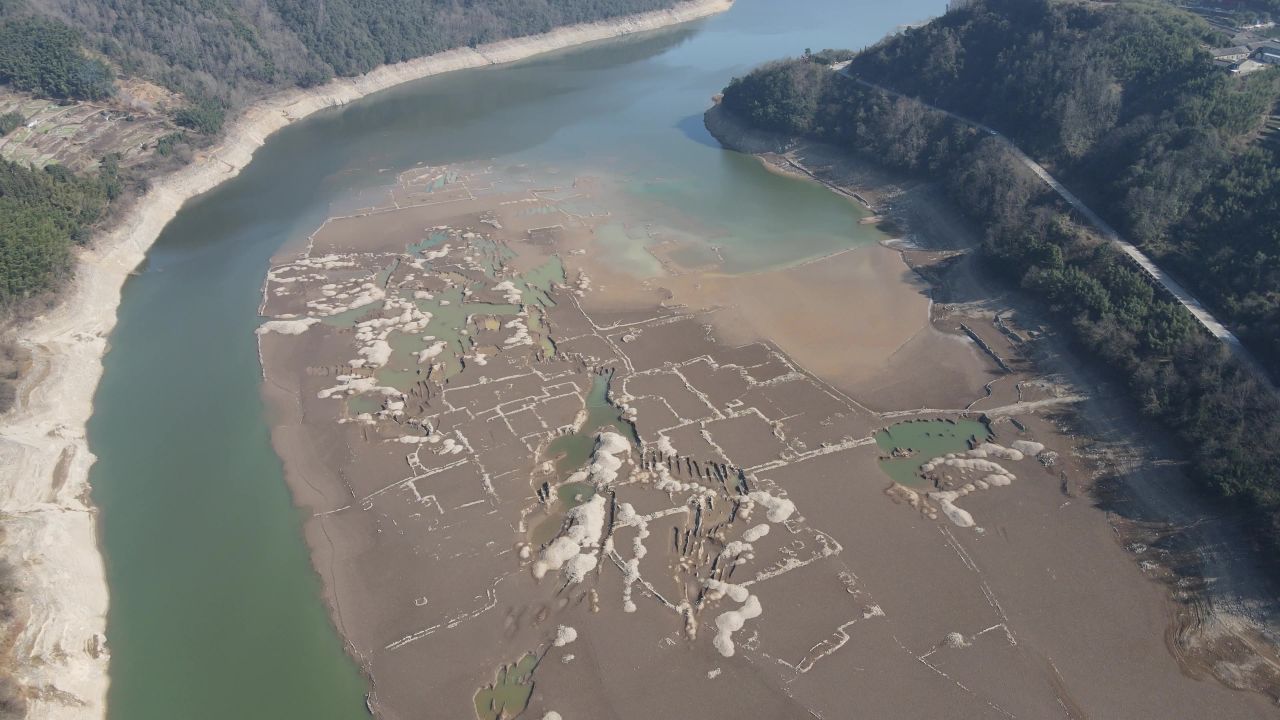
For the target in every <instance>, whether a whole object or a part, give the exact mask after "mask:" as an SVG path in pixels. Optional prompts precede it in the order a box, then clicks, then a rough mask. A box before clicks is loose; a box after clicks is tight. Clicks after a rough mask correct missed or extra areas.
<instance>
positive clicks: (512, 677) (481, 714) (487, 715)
mask: <svg viewBox="0 0 1280 720" xmlns="http://www.w3.org/2000/svg"><path fill="white" fill-rule="evenodd" d="M537 667H538V656H537V655H534V654H533V653H526V654H525V656H524V657H522V658H520V659H519V660H517V661H516V662H514V663H512V664H511V665H503V666H502V667H501V668H499V669H498V673H497V675H496V676H495V677H494V680H493V685H492V686H491V687H487V688H481V689H480V690H479V691H478V692H476V717H477V718H480V720H502V718H511V717H515V716H516V715H518V714H520V713H521V712H523V711H524V709H525V707H526V706H528V704H529V697H530V696H531V695H533V671H534V670H535V669H537Z"/></svg>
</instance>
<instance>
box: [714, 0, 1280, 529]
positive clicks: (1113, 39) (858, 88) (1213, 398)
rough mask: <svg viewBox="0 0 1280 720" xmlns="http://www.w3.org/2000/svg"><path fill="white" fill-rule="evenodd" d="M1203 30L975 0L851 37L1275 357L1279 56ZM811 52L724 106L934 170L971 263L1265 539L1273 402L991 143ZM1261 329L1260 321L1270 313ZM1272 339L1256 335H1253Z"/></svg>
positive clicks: (1191, 22)
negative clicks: (1250, 56) (1095, 209)
mask: <svg viewBox="0 0 1280 720" xmlns="http://www.w3.org/2000/svg"><path fill="white" fill-rule="evenodd" d="M1206 32H1207V31H1206V29H1205V27H1204V26H1203V25H1201V24H1200V23H1199V22H1198V21H1197V20H1195V19H1194V18H1192V17H1191V16H1189V15H1186V14H1184V13H1181V12H1179V11H1175V10H1171V9H1168V8H1167V7H1163V6H1157V5H1147V4H1140V3H1124V4H1120V5H1112V6H1105V5H1100V4H1089V5H1085V4H1075V3H1070V4H1069V3H1065V2H1052V3H1050V2H1046V1H1044V0H979V2H977V3H975V4H974V5H973V6H972V7H970V8H968V9H966V10H962V11H958V12H954V13H951V14H948V15H947V16H945V17H943V18H940V19H938V20H936V21H934V22H933V23H930V24H929V25H926V26H924V27H921V28H917V29H912V30H908V31H906V32H904V33H903V34H901V35H898V36H895V37H892V38H889V39H887V40H886V41H884V42H883V43H881V44H880V45H878V46H876V47H873V48H870V49H869V50H867V51H866V52H863V53H861V54H859V55H857V56H856V57H854V58H853V60H852V65H851V67H850V69H851V71H852V72H853V73H856V74H857V75H859V76H861V77H864V78H866V79H868V80H871V81H874V82H876V83H879V84H883V85H887V86H892V87H894V88H900V89H902V90H903V91H906V92H910V93H913V94H916V95H918V96H920V97H923V98H926V99H927V100H928V101H930V102H931V103H935V104H938V105H941V106H943V107H945V108H947V109H951V110H953V111H956V112H961V113H965V114H969V115H972V116H973V117H975V118H978V119H982V120H984V121H986V122H988V123H990V124H991V125H994V126H996V127H998V128H1000V129H1001V130H1003V131H1006V132H1008V133H1009V135H1010V136H1012V137H1014V138H1017V139H1018V141H1019V143H1020V144H1023V145H1024V146H1025V147H1026V148H1027V149H1028V150H1029V151H1030V152H1032V153H1033V154H1035V155H1038V156H1039V157H1041V158H1043V159H1045V160H1047V161H1050V162H1051V163H1052V164H1054V165H1055V166H1056V167H1057V169H1059V170H1062V171H1065V172H1066V174H1067V175H1068V176H1069V177H1070V178H1071V184H1072V185H1073V187H1075V188H1076V189H1079V190H1083V189H1085V188H1086V187H1088V188H1092V192H1091V193H1088V194H1089V195H1090V196H1091V197H1092V198H1093V199H1094V200H1096V201H1098V202H1100V203H1101V205H1102V206H1103V207H1104V208H1105V210H1106V212H1107V214H1109V215H1110V216H1111V217H1112V218H1113V219H1115V220H1116V221H1117V224H1119V225H1121V226H1122V227H1123V228H1124V229H1125V230H1126V231H1127V232H1129V233H1132V234H1133V235H1134V236H1135V237H1138V238H1141V239H1142V240H1144V241H1145V242H1146V243H1147V246H1148V247H1149V248H1152V249H1157V250H1160V251H1163V253H1164V259H1163V260H1164V261H1165V262H1169V261H1174V262H1176V263H1178V268H1179V269H1181V270H1182V271H1183V272H1184V273H1185V274H1186V275H1187V276H1189V277H1192V278H1194V279H1195V281H1196V285H1197V289H1198V290H1200V291H1201V292H1202V293H1204V294H1207V295H1209V296H1210V297H1211V298H1213V299H1214V300H1216V301H1217V302H1218V304H1219V307H1230V308H1232V309H1233V310H1234V312H1233V315H1232V316H1233V317H1234V318H1235V319H1236V320H1237V321H1238V322H1241V323H1242V325H1247V327H1246V328H1245V329H1246V331H1247V335H1246V336H1247V337H1248V338H1249V340H1250V342H1251V343H1253V344H1254V345H1255V346H1256V347H1258V348H1259V349H1260V350H1263V349H1264V348H1265V349H1266V350H1267V351H1268V352H1269V353H1270V354H1269V358H1270V361H1271V364H1272V367H1276V366H1277V361H1278V360H1280V347H1277V346H1276V345H1274V342H1275V331H1274V330H1271V331H1269V332H1270V333H1271V334H1270V335H1268V334H1267V332H1268V331H1265V330H1262V329H1260V326H1259V325H1256V324H1250V323H1252V322H1253V321H1251V320H1250V319H1249V317H1248V316H1246V315H1245V314H1244V312H1242V311H1241V310H1240V309H1238V308H1236V306H1234V305H1231V304H1229V303H1228V302H1227V300H1228V299H1230V298H1244V299H1247V301H1246V300H1240V301H1239V302H1241V303H1242V304H1243V303H1245V302H1248V303H1251V305H1250V307H1252V308H1253V309H1254V311H1255V312H1256V314H1257V317H1260V318H1267V319H1268V320H1267V321H1268V322H1271V323H1274V322H1275V317H1276V315H1275V313H1276V309H1275V304H1276V303H1277V302H1280V274H1277V263H1278V262H1280V236H1278V235H1277V233H1278V232H1280V217H1278V216H1277V203H1278V202H1280V200H1278V198H1280V186H1277V185H1276V183H1277V182H1280V171H1278V168H1280V164H1278V163H1277V159H1276V158H1275V156H1274V153H1273V150H1271V149H1270V148H1269V147H1267V146H1265V145H1263V144H1259V143H1257V142H1255V137H1254V135H1255V133H1256V131H1257V129H1258V128H1259V127H1260V125H1261V121H1262V118H1263V115H1264V114H1265V113H1266V112H1267V111H1268V109H1269V108H1270V107H1271V106H1272V104H1273V103H1274V102H1275V100H1276V97H1277V95H1278V94H1280V77H1277V76H1280V71H1277V70H1270V71H1266V72H1261V73H1258V74H1256V75H1254V76H1251V77H1247V78H1235V77H1230V76H1228V75H1226V74H1225V73H1223V72H1222V71H1220V70H1217V69H1215V68H1214V67H1213V66H1212V64H1211V63H1210V60H1209V57H1208V55H1207V53H1205V52H1203V51H1202V50H1201V49H1200V48H1199V43H1200V42H1201V41H1204V40H1211V39H1213V38H1209V37H1206ZM839 57H840V55H839V54H835V53H830V52H824V53H819V54H818V55H814V56H811V57H807V58H803V59H799V60H790V61H784V62H780V63H775V64H773V65H769V66H766V67H764V68H761V69H759V70H757V71H755V72H753V73H751V74H750V75H748V76H746V77H744V78H738V79H735V80H734V81H733V82H732V83H731V84H730V85H729V87H727V88H726V89H725V93H724V99H723V102H722V107H723V109H724V110H725V111H727V112H729V113H731V114H733V115H734V116H736V117H738V118H739V119H741V120H745V121H746V122H748V123H749V124H751V125H754V126H756V127H760V128H765V129H771V130H775V131H779V132H783V133H787V134H790V135H799V136H805V137H811V138H815V139H820V140H823V141H826V142H829V143H832V144H835V145H837V146H840V147H843V148H845V149H847V150H849V151H851V152H853V153H855V154H858V155H860V156H862V157H865V158H867V159H868V160H871V161H873V162H876V163H879V164H882V165H887V166H889V167H892V168H896V169H899V170H903V171H906V172H909V173H914V174H917V175H920V176H923V177H927V178H929V179H935V180H938V181H939V182H941V184H942V185H943V186H944V187H945V188H946V189H947V191H948V193H949V195H950V196H951V198H952V199H953V200H954V201H955V202H956V205H957V207H959V208H960V209H961V210H962V211H963V212H965V213H966V214H968V215H969V217H970V218H972V219H973V220H974V221H975V223H976V224H978V225H979V226H980V227H981V228H982V229H983V230H984V231H985V234H986V239H985V242H984V245H983V252H984V255H985V256H986V257H987V258H988V259H989V261H990V263H989V264H990V267H992V268H993V269H995V270H997V271H998V272H1000V273H1002V274H1004V275H1005V276H1006V277H1007V278H1008V279H1009V280H1010V281H1011V282H1014V283H1017V284H1020V285H1021V286H1022V287H1023V288H1025V289H1027V290H1028V291H1030V292H1031V293H1033V294H1034V295H1036V296H1038V297H1039V298H1041V299H1042V300H1043V301H1044V302H1045V304H1046V305H1047V306H1048V307H1049V308H1050V309H1052V310H1053V311H1054V312H1056V313H1057V314H1058V315H1059V316H1060V317H1061V318H1062V319H1063V320H1064V321H1065V322H1066V324H1067V326H1068V327H1070V328H1071V329H1072V330H1073V332H1074V337H1075V338H1076V340H1077V341H1078V342H1079V343H1080V344H1081V345H1082V346H1083V347H1084V348H1086V349H1087V351H1088V355H1090V356H1093V357H1097V358H1098V359H1099V360H1101V361H1102V362H1104V363H1106V364H1107V365H1108V366H1109V367H1110V368H1112V369H1113V370H1114V371H1116V372H1117V373H1119V374H1120V375H1121V376H1122V377H1123V378H1125V380H1126V381H1127V383H1128V385H1129V387H1130V389H1131V391H1132V394H1133V397H1134V399H1135V400H1136V401H1137V403H1138V404H1139V405H1140V406H1141V407H1142V409H1143V410H1144V411H1145V412H1147V413H1149V414H1150V415H1152V416H1154V417H1156V418H1159V419H1160V420H1162V421H1164V422H1165V423H1166V425H1167V427H1169V428H1170V430H1171V431H1173V432H1174V433H1176V434H1177V436H1178V437H1179V438H1180V439H1181V440H1182V442H1183V444H1184V447H1186V448H1187V449H1188V453H1190V455H1191V460H1192V466H1191V471H1192V474H1193V476H1194V477H1195V478H1196V479H1197V480H1199V481H1200V482H1201V483H1203V485H1204V486H1205V487H1206V488H1210V489H1212V490H1214V491H1216V492H1219V493H1222V494H1224V495H1228V496H1235V497H1239V498H1241V499H1242V502H1243V504H1244V507H1247V508H1249V509H1250V510H1252V511H1254V512H1255V513H1256V515H1255V517H1256V518H1258V519H1259V521H1260V522H1261V523H1262V524H1263V525H1264V526H1265V527H1266V528H1267V529H1268V535H1269V536H1270V538H1271V539H1272V540H1273V541H1275V542H1276V543H1277V547H1280V475H1278V474H1277V473H1276V471H1275V468H1276V467H1280V402H1278V401H1277V400H1276V398H1275V396H1274V395H1272V394H1271V393H1270V392H1267V391H1265V390H1263V389H1262V388H1261V387H1260V386H1259V384H1258V382H1257V379H1256V378H1255V377H1254V376H1252V374H1251V373H1250V371H1248V370H1247V369H1246V368H1244V367H1242V366H1241V365H1240V364H1239V363H1238V362H1236V361H1235V360H1234V359H1232V358H1231V357H1230V356H1229V355H1228V353H1227V352H1226V351H1225V350H1224V349H1223V348H1222V347H1221V345H1220V344H1219V343H1218V342H1217V341H1216V340H1214V339H1212V338H1210V337H1208V336H1207V335H1206V334H1204V333H1203V332H1201V331H1200V329H1199V327H1198V326H1197V325H1196V324H1195V323H1194V322H1193V320H1192V318H1191V317H1190V316H1189V315H1188V314H1187V313H1186V312H1185V311H1184V310H1183V309H1182V308H1181V307H1180V306H1178V305H1176V304H1173V303H1172V302H1169V301H1166V300H1165V299H1164V298H1163V297H1161V296H1160V294H1159V293H1157V292H1156V291H1155V290H1154V288H1153V287H1152V286H1151V285H1150V284H1149V283H1148V282H1147V281H1146V279H1145V278H1144V277H1143V276H1142V275H1141V274H1140V273H1139V272H1137V271H1135V270H1134V269H1132V268H1131V267H1130V266H1129V265H1128V264H1127V263H1126V262H1124V261H1123V260H1122V258H1120V257H1119V256H1118V253H1117V252H1116V251H1115V250H1113V249H1112V248H1111V247H1110V246H1109V245H1108V244H1106V243H1104V242H1101V241H1099V240H1098V239H1097V238H1095V237H1092V236H1091V235H1089V234H1088V233H1086V232H1084V231H1083V230H1082V229H1081V228H1080V226H1078V225H1077V224H1076V223H1075V222H1074V221H1073V220H1072V217H1071V214H1070V212H1069V209H1068V208H1066V207H1064V206H1063V205H1062V204H1061V203H1060V202H1059V201H1058V199H1057V197H1056V196H1054V195H1051V194H1049V193H1047V189H1046V188H1045V186H1044V185H1043V184H1042V183H1041V182H1040V181H1039V180H1038V179H1037V178H1035V177H1034V176H1032V175H1031V174H1030V171H1028V170H1027V169H1026V168H1025V167H1024V166H1022V164H1021V163H1019V162H1017V161H1016V159H1015V158H1014V157H1013V156H1012V154H1011V153H1010V152H1009V151H1008V150H1007V149H1006V147H1005V146H1004V145H1003V144H1002V142H1001V141H999V140H997V139H995V138H991V137H988V136H987V135H986V134H985V133H983V132H979V131H977V130H975V129H973V128H972V127H970V126H967V125H965V124H963V123H961V122H958V121H956V120H954V119H952V118H950V117H948V116H946V115H945V114H943V113H941V112H937V111H934V110H930V109H928V108H927V107H925V106H924V105H922V104H920V103H918V102H915V101H912V100H908V99H904V98H901V97H897V96H891V95H888V94H886V93H884V92H880V91H878V90H873V89H870V88H868V87H866V86H863V85H860V84H858V83H856V82H854V81H853V80H851V79H849V78H847V77H843V76H840V75H837V74H836V73H834V72H832V71H831V70H830V69H829V68H828V67H827V66H826V63H827V62H828V61H830V60H832V59H835V58H839ZM1271 327H1275V326H1274V325H1272V326H1271ZM1268 343H1272V344H1270V345H1269V344H1268Z"/></svg>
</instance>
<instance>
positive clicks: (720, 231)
mask: <svg viewBox="0 0 1280 720" xmlns="http://www.w3.org/2000/svg"><path fill="white" fill-rule="evenodd" d="M940 10H941V4H940V3H935V2H921V3H916V4H908V5H906V6H903V5H898V6H894V7H891V8H890V7H882V6H879V5H874V4H870V3H868V4H852V5H851V4H847V3H836V2H806V3H799V4H787V6H785V7H784V6H782V5H780V4H777V3H769V2H764V1H763V0H758V1H753V0H740V2H739V3H738V6H737V7H735V9H734V10H733V11H732V12H731V13H729V14H727V15H725V16H723V17H720V18H715V19H713V20H710V21H706V22H704V23H700V24H698V25H695V26H691V27H686V28H679V29H675V30H671V31H667V32H659V33H655V34H652V35H648V36H645V37H643V38H636V39H630V40H622V41H616V42H612V43H610V44H606V45H600V46H597V47H593V48H588V49H584V50H581V51H572V52H566V53H563V54H561V55H558V56H556V57H554V58H548V59H541V60H534V61H530V62H526V63H523V64H521V65H518V66H513V67H506V68H496V69H479V70H467V71H462V72H460V73H458V74H455V75H451V76H443V77H439V78H435V79H432V80H428V81H423V82H420V83H417V84H414V85H412V86H407V87H404V88H400V89H396V90H392V91H388V92H386V93H383V94H381V95H379V96H377V97H373V98H370V99H368V100H364V101H359V102H356V103H353V104H352V105H350V106H349V107H347V108H345V109H343V110H340V111H331V112H327V113H324V114H323V115H322V116H318V117H316V118H314V119H312V120H309V121H307V122H305V123H302V124H300V125H298V126H296V127H293V128H289V129H287V130H284V131H282V132H280V133H279V134H278V135H277V136H276V137H274V138H273V139H272V140H271V142H270V143H268V144H267V145H266V146H264V147H263V148H262V149H261V150H259V151H258V154H257V155H256V157H255V160H254V162H253V163H252V164H250V165H249V166H248V167H247V168H246V169H245V170H244V171H243V172H242V174H241V175H240V176H239V177H237V178H236V179H234V180H231V181H229V182H227V183H226V184H225V185H223V186H221V187H219V188H218V189H217V190H215V191H214V192H212V193H210V194H209V195H207V196H205V197H202V198H201V199H199V200H198V201H196V202H194V203H192V204H191V205H190V206H188V207H187V208H185V209H184V210H183V211H182V212H180V213H179V215H178V217H177V218H175V220H174V221H173V222H172V223H171V224H170V225H169V226H168V227H167V228H166V230H165V231H164V233H163V234H162V236H161V238H160V239H159V241H158V242H157V243H156V245H155V247H154V248H153V249H152V251H151V253H150V254H149V257H148V262H147V264H146V265H145V266H144V267H143V268H142V272H141V273H140V274H139V275H138V276H137V277H135V278H134V279H133V280H132V281H131V282H130V283H129V285H128V286H127V287H126V289H125V293H124V298H123V302H122V306H121V311H120V323H119V325H118V327H117V329H116V331H115V333H114V334H113V335H112V338H111V344H112V348H113V351H112V352H111V353H110V354H109V355H108V357H107V360H106V374H105V376H104V379H103V382H102V385H101V387H100V390H99V394H98V396H97V400H96V406H95V415H94V418H93V421H92V423H91V425H90V431H89V432H90V441H91V444H92V448H93V450H94V452H95V453H97V454H98V455H99V456H100V460H99V463H98V465H97V466H96V467H95V468H94V471H93V475H92V482H93V487H94V501H95V503H96V504H98V505H99V507H101V508H102V523H101V525H102V529H101V535H102V544H103V548H104V551H105V554H106V557H107V572H108V580H109V583H110V586H111V589H112V604H111V615H110V619H109V627H108V643H109V646H110V649H111V661H112V666H111V681H112V683H111V695H110V713H111V715H112V717H114V718H120V719H122V720H146V719H147V718H171V717H186V718H206V717H207V718H218V719H219V720H221V719H222V718H226V717H246V718H249V717H263V718H268V717H269V718H286V717H297V718H304V717H305V718H308V719H309V720H310V719H311V718H325V717H334V718H339V717H359V716H360V715H361V714H362V713H364V708H363V694H364V692H365V691H366V689H367V688H366V686H365V683H364V681H363V680H362V678H361V677H360V676H359V674H358V673H357V671H356V665H355V663H353V662H352V661H351V660H350V659H349V658H348V657H347V656H346V654H345V653H344V652H343V648H342V643H341V641H340V640H339V639H338V637H337V635H336V634H335V633H334V631H333V628H332V625H331V624H330V622H329V620H328V619H327V617H326V612H325V607H324V605H323V604H322V602H321V601H320V588H319V582H318V579H317V578H316V576H315V574H314V572H313V571H312V569H311V566H310V564H309V563H308V560H307V552H306V548H305V546H304V545H303V543H302V541H301V534H300V531H299V529H300V522H299V518H298V516H297V514H296V512H295V511H294V510H293V505H292V503H291V501H290V497H289V495H288V493H287V491H286V490H285V487H284V484H283V483H282V482H281V477H280V469H279V462H278V460H277V459H276V457H275V455H274V454H273V453H272V452H271V448H270V445H269V443H268V436H267V432H266V427H267V425H266V422H265V420H264V417H263V410H262V404H261V401H260V400H259V396H258V383H259V382H260V371H259V368H258V365H257V352H256V347H255V343H254V336H253V328H254V327H255V326H256V324H257V315H256V310H257V305H258V297H257V288H258V287H259V286H260V285H261V282H262V278H263V274H264V273H265V270H266V267H267V260H268V258H270V257H271V256H272V255H274V254H275V253H276V252H277V251H278V250H279V249H280V248H281V247H282V246H284V245H286V244H288V243H301V242H302V241H303V240H304V239H305V236H306V235H307V234H309V233H310V232H311V231H312V230H313V229H314V228H316V227H317V226H319V224H320V223H321V222H322V221H323V219H324V218H325V217H328V216H330V215H334V214H341V212H343V211H349V210H350V209H352V208H358V207H359V200H358V197H359V194H360V193H361V192H362V191H363V190H367V189H370V188H375V187H380V186H383V185H385V184H386V183H387V182H389V181H390V179H391V178H392V177H393V175H394V173H395V172H396V171H399V170H403V169H406V168H409V167H412V166H413V165H415V164H418V163H423V162H428V163H444V162H454V161H461V160H475V159H482V158H490V157H498V158H501V161H502V162H506V163H513V164H514V163H521V162H529V163H538V164H540V165H542V166H547V165H553V164H570V163H572V164H574V165H575V166H576V168H577V169H578V170H580V171H582V170H585V171H589V170H591V167H589V166H587V164H586V163H584V162H583V159H584V158H590V161H591V163H594V164H597V167H599V168H600V169H601V170H602V171H607V172H609V173H610V174H612V175H614V176H617V177H625V178H629V179H630V182H631V183H632V186H631V187H630V188H629V190H630V192H631V193H632V195H633V197H634V198H635V200H636V205H637V207H644V206H646V205H647V207H648V208H650V211H649V212H648V213H647V215H648V216H649V217H654V218H658V217H675V216H680V217H682V218H684V221H685V222H689V223H691V224H692V225H693V227H686V228H679V227H677V228H669V229H667V235H668V236H669V237H678V236H679V235H680V233H681V232H690V231H696V232H698V233H700V234H703V235H719V236H720V237H722V239H723V241H722V244H723V245H724V246H726V247H729V248H731V249H732V248H733V247H735V246H736V247H737V248H738V249H739V252H738V253H737V254H736V255H734V253H732V252H730V253H729V255H730V256H733V257H736V258H740V259H741V260H740V261H741V262H743V263H747V264H750V265H755V266H761V265H769V264H777V263H787V262H791V261H798V260H802V259H804V258H806V257H812V256H814V255H818V254H822V253H825V252H830V251H831V250H833V249H837V248H840V247H846V246H848V245H849V244H850V242H851V233H852V234H853V235H856V234H857V233H858V232H860V230H859V226H857V220H858V218H859V217H860V214H859V213H858V211H857V210H856V209H855V208H852V207H851V206H849V205H848V204H847V203H845V202H844V201H843V200H841V199H839V198H835V197H832V196H830V195H829V194H828V193H826V192H825V191H824V190H823V189H822V188H819V187H815V186H807V185H804V184H801V183H795V182H792V181H789V180H786V179H784V178H779V177H777V176H774V175H772V174H770V173H767V172H765V171H763V170H762V169H761V168H759V166H758V165H757V164H756V163H755V162H754V161H753V160H752V159H750V158H745V157H741V156H737V155H734V154H731V153H726V152H724V151H722V150H720V149H719V148H718V147H717V146H716V145H715V143H714V141H713V140H711V139H710V138H709V136H707V135H706V133H705V131H703V130H702V128H701V111H702V109H703V108H704V107H705V105H706V102H707V98H709V97H710V95H711V94H712V93H714V92H715V91H717V90H718V89H719V87H721V86H722V85H723V83H724V81H725V79H726V78H727V77H728V76H730V75H732V74H736V73H741V72H745V71H746V70H747V69H748V68H749V67H750V66H751V65H753V64H754V63H757V62H760V61H763V60H766V59H769V58H771V57H774V56H777V55H781V54H789V53H796V52H799V51H800V50H802V49H803V48H804V47H806V46H810V45H813V46H820V45H850V44H861V43H868V42H871V41H873V40H874V39H875V38H877V37H879V36H880V35H882V34H884V33H885V32H888V31H891V30H892V29H893V28H894V27H895V26H896V25H897V24H899V23H904V22H912V21H917V20H921V19H924V18H925V17H927V16H929V15H932V14H935V13H937V12H939V11H940ZM797 227H802V228H803V230H802V231H801V232H796V231H795V229H796V228H797ZM861 232H863V233H865V235H864V237H865V241H867V242H871V241H874V239H875V238H876V236H875V235H874V234H872V231H871V230H870V229H869V228H867V229H862V230H861ZM621 249H622V250H623V251H625V250H626V246H625V244H623V246H622V248H621ZM687 252H692V251H686V253H687ZM682 257H685V258H686V259H687V257H688V256H687V254H686V255H684V256H682Z"/></svg>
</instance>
